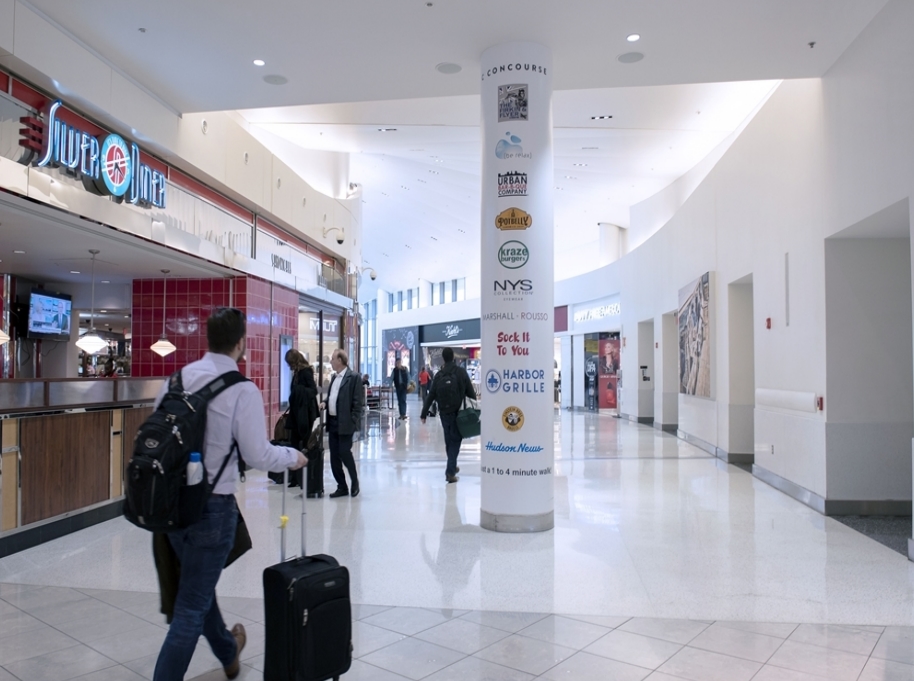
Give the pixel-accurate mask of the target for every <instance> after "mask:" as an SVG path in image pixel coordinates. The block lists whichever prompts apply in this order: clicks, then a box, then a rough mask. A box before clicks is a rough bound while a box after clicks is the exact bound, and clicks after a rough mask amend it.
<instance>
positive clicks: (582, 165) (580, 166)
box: [574, 163, 587, 168]
mask: <svg viewBox="0 0 914 681" xmlns="http://www.w3.org/2000/svg"><path fill="white" fill-rule="evenodd" d="M574 165H576V166H578V167H579V168H584V167H586V166H587V164H586V163H575V164H574Z"/></svg>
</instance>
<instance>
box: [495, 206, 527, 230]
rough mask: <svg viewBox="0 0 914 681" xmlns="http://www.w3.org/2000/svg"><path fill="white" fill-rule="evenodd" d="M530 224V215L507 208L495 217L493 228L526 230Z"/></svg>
mask: <svg viewBox="0 0 914 681" xmlns="http://www.w3.org/2000/svg"><path fill="white" fill-rule="evenodd" d="M532 224H533V218H532V217H530V213H528V212H527V211H524V210H521V209H520V208H508V209H507V210H503V211H502V212H501V213H499V214H498V215H497V216H496V217H495V226H496V227H498V229H501V230H515V229H527V228H528V227H529V226H530V225H532Z"/></svg>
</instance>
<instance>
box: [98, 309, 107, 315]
mask: <svg viewBox="0 0 914 681" xmlns="http://www.w3.org/2000/svg"><path fill="white" fill-rule="evenodd" d="M99 312H101V313H102V314H107V312H108V310H99Z"/></svg>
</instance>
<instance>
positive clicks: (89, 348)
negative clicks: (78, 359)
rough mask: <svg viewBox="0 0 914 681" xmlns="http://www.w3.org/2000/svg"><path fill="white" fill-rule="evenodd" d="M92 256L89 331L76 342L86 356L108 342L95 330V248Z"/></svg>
mask: <svg viewBox="0 0 914 681" xmlns="http://www.w3.org/2000/svg"><path fill="white" fill-rule="evenodd" d="M89 253H91V254H92V308H91V311H90V312H89V330H88V331H86V333H84V334H83V335H82V336H80V338H79V340H78V341H76V347H78V348H79V349H80V350H82V351H83V352H85V353H86V354H88V355H94V354H95V353H96V352H100V351H101V350H104V349H105V348H107V347H108V341H106V340H105V339H104V338H102V337H101V336H99V335H98V331H96V330H95V256H96V255H98V253H99V251H98V249H96V248H90V249H89Z"/></svg>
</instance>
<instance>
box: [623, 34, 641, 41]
mask: <svg viewBox="0 0 914 681" xmlns="http://www.w3.org/2000/svg"><path fill="white" fill-rule="evenodd" d="M626 40H627V41H628V42H630V43H636V42H638V41H639V40H641V34H640V33H632V34H631V35H629V36H628V37H627V38H626Z"/></svg>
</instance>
